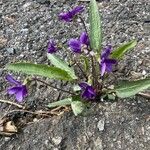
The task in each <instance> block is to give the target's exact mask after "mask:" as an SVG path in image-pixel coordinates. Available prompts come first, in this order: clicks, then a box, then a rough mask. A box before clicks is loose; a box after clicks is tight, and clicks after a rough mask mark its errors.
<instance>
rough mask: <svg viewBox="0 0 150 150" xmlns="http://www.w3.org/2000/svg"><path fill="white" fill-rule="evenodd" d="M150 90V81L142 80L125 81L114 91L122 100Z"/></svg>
mask: <svg viewBox="0 0 150 150" xmlns="http://www.w3.org/2000/svg"><path fill="white" fill-rule="evenodd" d="M148 88H150V79H142V80H137V81H130V82H129V81H124V82H122V83H121V84H120V85H119V86H118V87H116V88H115V89H114V91H115V92H116V95H117V96H118V97H120V98H126V97H130V96H133V95H135V94H137V93H139V92H140V91H143V90H145V89H148Z"/></svg>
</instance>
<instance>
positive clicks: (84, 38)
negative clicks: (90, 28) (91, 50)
mask: <svg viewBox="0 0 150 150" xmlns="http://www.w3.org/2000/svg"><path fill="white" fill-rule="evenodd" d="M68 45H69V47H70V48H71V50H72V51H73V52H75V53H81V50H82V47H84V46H85V47H88V45H89V37H88V35H87V33H86V32H82V33H81V35H80V38H79V39H70V40H69V42H68Z"/></svg>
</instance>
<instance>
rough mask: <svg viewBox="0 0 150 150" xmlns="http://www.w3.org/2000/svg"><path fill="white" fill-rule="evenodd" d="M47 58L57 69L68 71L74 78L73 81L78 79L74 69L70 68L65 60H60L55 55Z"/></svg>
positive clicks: (49, 55) (48, 55)
mask: <svg viewBox="0 0 150 150" xmlns="http://www.w3.org/2000/svg"><path fill="white" fill-rule="evenodd" d="M47 57H48V59H49V60H50V61H51V63H52V64H53V65H54V66H55V67H57V68H60V69H62V70H64V71H66V72H67V73H68V74H69V75H70V76H71V77H72V79H77V77H76V75H75V72H74V70H73V68H71V67H69V66H68V64H67V63H66V62H64V61H63V60H61V59H60V58H58V57H57V56H55V55H54V54H49V53H48V54H47Z"/></svg>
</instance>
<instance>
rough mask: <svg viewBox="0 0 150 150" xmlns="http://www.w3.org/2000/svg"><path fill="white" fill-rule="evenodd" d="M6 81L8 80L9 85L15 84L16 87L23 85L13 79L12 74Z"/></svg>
mask: <svg viewBox="0 0 150 150" xmlns="http://www.w3.org/2000/svg"><path fill="white" fill-rule="evenodd" d="M6 80H7V81H8V82H9V83H12V84H15V85H20V84H21V83H20V82H19V81H17V80H15V79H14V78H13V76H12V75H10V74H8V75H7V76H6Z"/></svg>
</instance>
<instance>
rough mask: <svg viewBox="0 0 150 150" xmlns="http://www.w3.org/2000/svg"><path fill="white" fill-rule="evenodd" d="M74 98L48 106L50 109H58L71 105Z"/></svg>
mask: <svg viewBox="0 0 150 150" xmlns="http://www.w3.org/2000/svg"><path fill="white" fill-rule="evenodd" d="M71 102H72V98H65V99H63V100H60V101H57V102H53V103H50V104H48V105H47V107H49V108H53V107H58V106H65V105H71Z"/></svg>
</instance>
